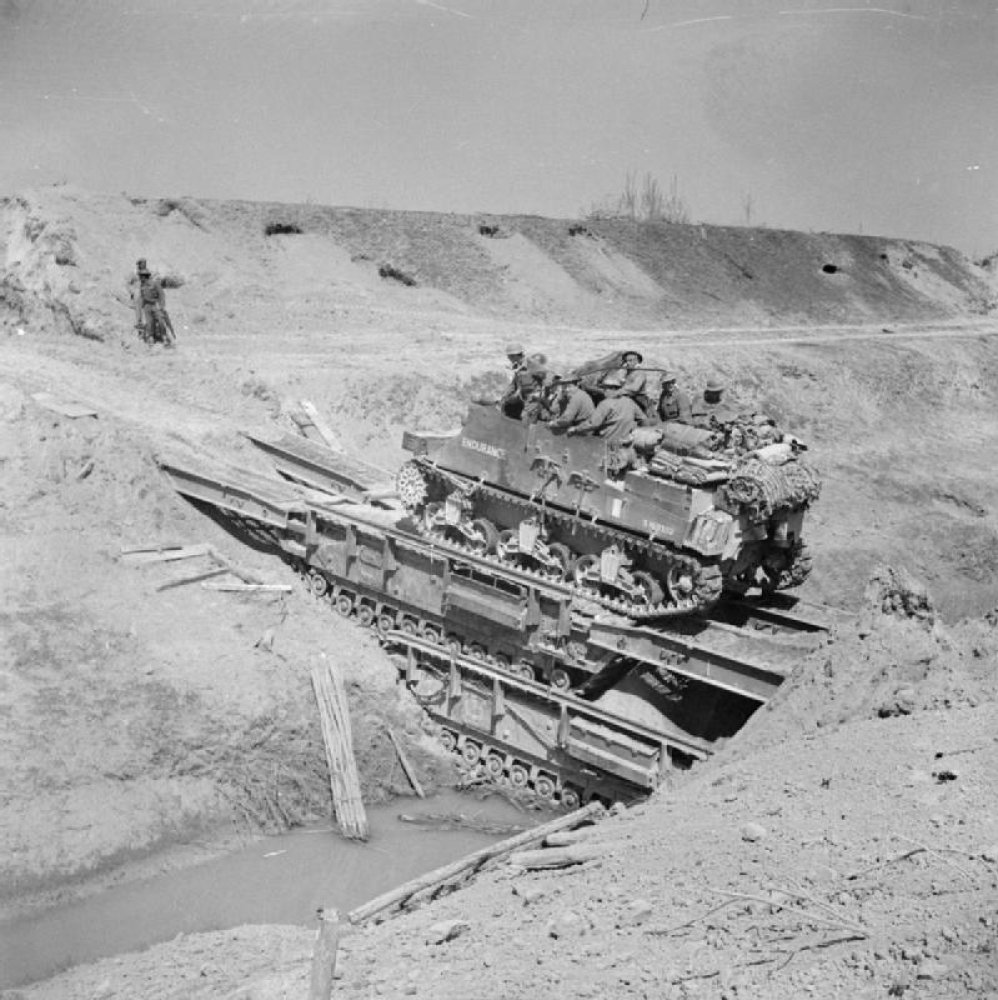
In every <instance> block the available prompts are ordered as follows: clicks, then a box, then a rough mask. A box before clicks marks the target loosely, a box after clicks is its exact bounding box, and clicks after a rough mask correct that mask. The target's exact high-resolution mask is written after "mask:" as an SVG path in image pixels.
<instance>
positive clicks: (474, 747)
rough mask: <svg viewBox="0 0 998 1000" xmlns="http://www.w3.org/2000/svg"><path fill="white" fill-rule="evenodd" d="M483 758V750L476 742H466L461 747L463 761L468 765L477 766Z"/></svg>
mask: <svg viewBox="0 0 998 1000" xmlns="http://www.w3.org/2000/svg"><path fill="white" fill-rule="evenodd" d="M481 756H482V748H481V747H480V746H479V745H478V744H477V743H476V742H475V741H474V740H466V741H465V744H464V746H463V747H461V759H462V760H463V761H464V762H465V763H466V764H477V763H478V761H479V759H480V758H481Z"/></svg>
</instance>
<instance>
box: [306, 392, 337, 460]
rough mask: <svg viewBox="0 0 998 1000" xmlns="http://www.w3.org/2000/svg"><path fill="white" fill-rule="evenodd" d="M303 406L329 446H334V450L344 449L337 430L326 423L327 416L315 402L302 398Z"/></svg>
mask: <svg viewBox="0 0 998 1000" xmlns="http://www.w3.org/2000/svg"><path fill="white" fill-rule="evenodd" d="M301 408H302V409H303V410H304V411H305V413H306V414H307V415H308V419H309V420H311V421H312V425H313V426H314V427H315V429H316V430H317V431H318V432H319V434H320V435H321V436H322V440H323V441H324V442H325V443H326V447H327V448H332V450H333V451H342V450H343V445H341V444H340V439H339V438H338V437H337V436H336V432H335V431H334V430H333V429H332V427H330V426H329V424H327V423H326V419H325V417H323V416H322V414H321V413H319V411H318V409H317V408H316V405H315V403H313V402H311V401H310V400H308V399H303V400H301Z"/></svg>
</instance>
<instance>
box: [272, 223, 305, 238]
mask: <svg viewBox="0 0 998 1000" xmlns="http://www.w3.org/2000/svg"><path fill="white" fill-rule="evenodd" d="M300 234H301V227H300V226H296V225H295V224H294V223H293V222H268V223H267V225H266V226H264V229H263V235H264V236H297V235H300Z"/></svg>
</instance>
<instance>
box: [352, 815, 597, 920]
mask: <svg viewBox="0 0 998 1000" xmlns="http://www.w3.org/2000/svg"><path fill="white" fill-rule="evenodd" d="M602 812H603V806H602V805H601V804H600V803H599V802H590V803H589V805H587V806H583V807H582V808H581V809H576V810H575V812H572V813H568V814H567V815H565V816H559V817H557V819H553V820H551V821H550V822H549V823H544V824H543V825H542V826H538V827H535V828H534V829H533V830H527V831H526V833H521V834H518V835H517V836H515V837H510V838H509V839H508V840H501V841H499V843H497V844H490V845H489V846H488V847H483V848H481V849H480V850H477V851H474V852H473V853H472V854H468V855H466V856H465V857H463V858H461V859H460V860H458V861H455V862H453V863H452V864H449V865H444V867H442V868H437V869H436V870H434V871H432V872H428V873H427V874H426V875H421V876H420V877H419V878H414V879H411V880H410V881H408V882H406V883H405V884H404V885H400V886H397V887H396V888H395V889H392V890H390V891H389V892H386V893H383V894H382V895H380V896H377V897H376V898H374V899H372V900H370V902H367V903H364V904H363V905H362V906H358V907H357V908H356V909H355V910H351V911H350V913H349V915H348V919H349V921H350V923H352V924H361V923H364V922H365V921H367V920H370V919H372V918H373V917H376V916H379V915H381V914H383V913H385V912H386V911H388V910H392V909H395V908H396V907H401V906H404V905H405V904H406V903H408V902H409V901H410V900H411V899H412V897H413V896H415V895H417V894H418V893H421V892H425V891H426V890H429V889H437V888H439V887H440V886H442V885H443V884H444V883H446V882H450V881H453V880H454V879H457V878H469V877H471V876H472V875H474V874H475V873H477V872H478V871H480V870H481V869H482V868H483V867H484V866H485V865H486V864H487V863H488V862H490V861H496V860H499V859H500V858H504V857H506V856H507V855H509V854H511V853H512V852H513V851H518V850H519V849H520V848H527V847H533V846H535V845H537V844H540V843H542V842H543V841H544V838H545V837H546V836H548V834H551V833H555V832H556V831H557V830H570V829H572V828H573V827H576V826H578V825H579V824H580V823H585V822H586V821H587V820H590V819H594V818H595V817H597V816H599V815H601V814H602Z"/></svg>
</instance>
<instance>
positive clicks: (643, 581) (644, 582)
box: [634, 570, 665, 608]
mask: <svg viewBox="0 0 998 1000" xmlns="http://www.w3.org/2000/svg"><path fill="white" fill-rule="evenodd" d="M634 585H635V587H637V588H638V590H639V591H640V592H641V595H642V597H643V598H644V603H645V604H647V605H648V607H649V608H654V607H656V606H657V605H659V604H661V603H662V601H663V600H664V599H665V591H664V590H663V589H662V586H661V584H659V582H658V580H656V579H655V577H653V576H652V575H651V573H645V572H643V571H640V570H639V571H638V572H637V573H635V574H634Z"/></svg>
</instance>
